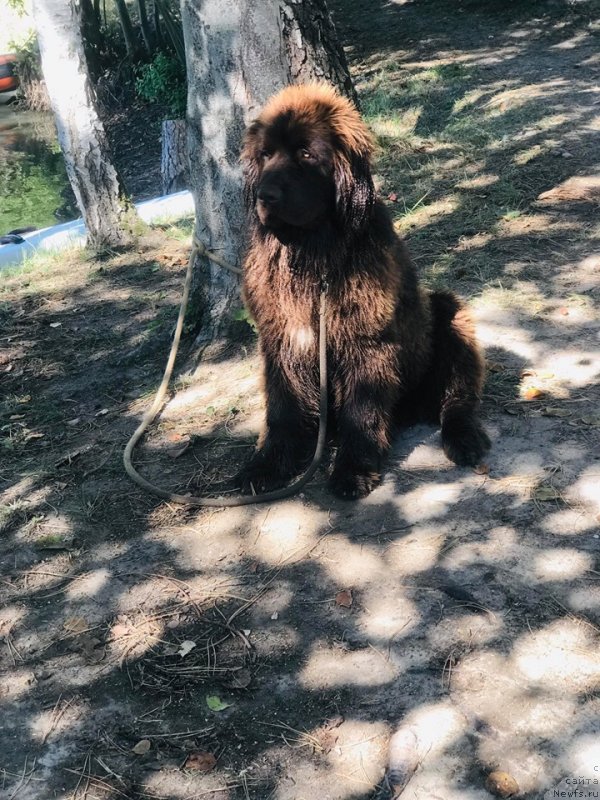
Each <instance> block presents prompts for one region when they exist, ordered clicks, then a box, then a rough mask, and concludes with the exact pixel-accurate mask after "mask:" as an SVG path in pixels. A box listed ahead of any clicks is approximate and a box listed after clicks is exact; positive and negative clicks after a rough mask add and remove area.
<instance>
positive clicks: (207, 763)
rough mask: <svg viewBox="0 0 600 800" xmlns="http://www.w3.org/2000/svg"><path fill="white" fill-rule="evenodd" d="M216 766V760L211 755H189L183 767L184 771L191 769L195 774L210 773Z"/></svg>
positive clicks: (202, 753)
mask: <svg viewBox="0 0 600 800" xmlns="http://www.w3.org/2000/svg"><path fill="white" fill-rule="evenodd" d="M216 766H217V759H216V757H215V756H214V755H213V753H204V752H200V753H190V754H189V756H188V757H187V758H186V760H185V764H184V765H183V768H184V769H193V770H196V771H197V772H211V771H212V770H213V769H214V768H215V767H216Z"/></svg>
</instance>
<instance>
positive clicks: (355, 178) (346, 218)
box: [334, 151, 375, 231]
mask: <svg viewBox="0 0 600 800" xmlns="http://www.w3.org/2000/svg"><path fill="white" fill-rule="evenodd" d="M334 180H335V200H336V209H337V213H338V217H339V219H340V222H341V223H342V224H343V225H344V226H345V227H347V228H350V229H352V230H354V231H360V230H362V229H363V228H364V227H365V225H366V224H367V222H368V221H369V219H370V217H371V211H372V209H373V203H374V202H375V188H374V186H373V178H372V176H371V164H370V160H369V154H368V153H360V152H355V151H351V152H350V153H349V154H344V153H341V152H340V153H338V157H337V158H336V160H335V164H334Z"/></svg>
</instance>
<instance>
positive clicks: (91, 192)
mask: <svg viewBox="0 0 600 800" xmlns="http://www.w3.org/2000/svg"><path fill="white" fill-rule="evenodd" d="M33 13H34V20H35V26H36V30H37V35H38V41H39V45H40V53H41V58H42V70H43V73H44V80H45V82H46V86H47V88H48V94H49V95H50V101H51V104H52V110H53V111H54V118H55V121H56V127H57V131H58V141H59V143H60V147H61V150H62V153H63V156H64V160H65V165H66V169H67V175H68V176H69V181H70V183H71V186H72V187H73V192H74V193H75V197H76V199H77V205H78V206H79V210H80V211H81V214H82V216H83V220H84V222H85V226H86V228H87V231H88V242H87V243H88V245H89V246H91V247H93V248H96V249H100V250H101V249H106V248H112V247H118V246H122V245H124V244H127V242H128V241H129V239H130V227H131V223H132V218H133V217H134V212H133V210H132V208H131V207H130V206H129V204H128V202H127V200H126V197H125V193H124V191H123V187H122V184H121V182H120V180H119V176H118V174H117V171H116V169H115V167H114V166H113V163H112V159H111V154H110V148H109V144H108V139H107V137H106V132H105V130H104V126H103V125H102V122H101V120H100V117H99V116H98V111H97V108H96V98H95V93H94V89H93V87H92V85H91V83H90V78H89V73H88V68H87V63H86V60H85V55H84V51H83V42H82V38H81V28H80V22H81V21H80V17H79V8H78V6H77V4H76V3H75V0H34V2H33Z"/></svg>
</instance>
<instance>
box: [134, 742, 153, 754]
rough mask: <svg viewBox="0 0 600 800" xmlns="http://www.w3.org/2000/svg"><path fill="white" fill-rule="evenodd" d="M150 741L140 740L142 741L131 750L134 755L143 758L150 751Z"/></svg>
mask: <svg viewBox="0 0 600 800" xmlns="http://www.w3.org/2000/svg"><path fill="white" fill-rule="evenodd" d="M150 747H151V744H150V739H140V741H139V742H138V743H137V744H136V745H135V746H134V747H132V748H131V751H132V753H135V754H136V756H143V755H145V754H146V753H147V752H148V751H149V750H150Z"/></svg>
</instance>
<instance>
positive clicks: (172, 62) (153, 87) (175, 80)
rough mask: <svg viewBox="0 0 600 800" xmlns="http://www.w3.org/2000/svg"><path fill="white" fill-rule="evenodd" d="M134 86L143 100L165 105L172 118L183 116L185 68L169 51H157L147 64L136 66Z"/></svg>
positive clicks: (185, 95) (185, 89)
mask: <svg viewBox="0 0 600 800" xmlns="http://www.w3.org/2000/svg"><path fill="white" fill-rule="evenodd" d="M135 88H136V91H137V93H138V94H139V96H140V97H142V98H143V99H144V100H148V101H150V102H152V103H160V104H161V105H165V106H167V107H168V109H169V113H170V114H171V115H172V116H173V118H175V119H181V118H182V117H184V116H185V105H186V97H187V88H186V79H185V70H184V68H183V66H182V65H181V63H180V62H179V60H178V59H176V58H174V57H173V56H171V55H170V54H169V53H157V54H156V55H155V56H154V58H153V59H152V61H151V62H150V63H149V64H142V65H141V66H140V67H139V68H138V77H137V79H136V82H135Z"/></svg>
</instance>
